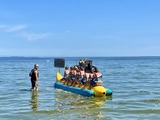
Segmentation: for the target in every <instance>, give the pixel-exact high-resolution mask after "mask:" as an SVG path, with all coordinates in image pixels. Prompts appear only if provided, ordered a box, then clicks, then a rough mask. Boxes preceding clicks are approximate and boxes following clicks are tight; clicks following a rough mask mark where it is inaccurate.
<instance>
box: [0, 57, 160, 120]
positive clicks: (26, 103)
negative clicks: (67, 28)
mask: <svg viewBox="0 0 160 120" xmlns="http://www.w3.org/2000/svg"><path fill="white" fill-rule="evenodd" d="M79 59H80V58H65V60H66V65H68V66H71V65H73V64H76V63H78V60H79ZM91 59H92V60H93V64H94V65H96V66H98V67H99V69H100V71H101V73H102V74H103V85H104V86H105V87H108V88H110V89H112V90H113V95H112V97H107V98H94V97H83V96H81V95H77V94H74V93H70V92H65V91H62V90H57V89H55V88H54V87H53V85H54V82H55V74H56V72H57V71H58V68H54V64H53V60H54V58H23V57H8V58H5V57H1V58H0V119H3V120H11V119H12V120H22V119H23V120H31V119H34V120H44V119H45V120H57V119H58V120H64V119H66V120H82V119H84V120H120V119H123V120H129V119H130V120H132V119H133V120H159V119H160V57H100V58H99V57H98V58H91ZM35 63H38V64H39V65H40V67H39V73H40V78H39V92H30V91H29V89H30V86H31V83H30V79H29V76H28V73H29V71H30V69H31V68H33V65H34V64H35ZM62 72H63V69H61V73H62Z"/></svg>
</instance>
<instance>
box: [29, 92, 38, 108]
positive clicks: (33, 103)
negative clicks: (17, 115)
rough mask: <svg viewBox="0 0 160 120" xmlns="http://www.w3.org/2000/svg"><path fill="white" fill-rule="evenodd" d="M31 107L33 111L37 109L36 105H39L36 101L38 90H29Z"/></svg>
mask: <svg viewBox="0 0 160 120" xmlns="http://www.w3.org/2000/svg"><path fill="white" fill-rule="evenodd" d="M30 103H31V106H32V107H31V109H32V110H33V111H37V110H38V106H39V101H38V91H32V92H31V100H30Z"/></svg>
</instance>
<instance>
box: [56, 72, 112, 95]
mask: <svg viewBox="0 0 160 120" xmlns="http://www.w3.org/2000/svg"><path fill="white" fill-rule="evenodd" d="M62 78H63V76H62V75H61V74H60V73H59V72H57V73H56V82H55V83H54V87H55V88H58V89H62V90H65V91H69V92H73V93H76V94H80V95H83V96H88V97H89V96H95V97H103V96H108V95H112V90H110V89H107V88H105V87H103V86H95V87H92V88H91V89H87V88H80V87H76V86H69V85H65V84H63V83H61V82H60V81H61V79H62Z"/></svg>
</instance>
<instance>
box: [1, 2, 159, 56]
mask: <svg viewBox="0 0 160 120" xmlns="http://www.w3.org/2000/svg"><path fill="white" fill-rule="evenodd" d="M159 6H160V0H0V56H24V57H25V56H26V57H33V56H34V57H54V56H59V57H81V56H86V57H107V56H160V7H159Z"/></svg>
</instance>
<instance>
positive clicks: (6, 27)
mask: <svg viewBox="0 0 160 120" xmlns="http://www.w3.org/2000/svg"><path fill="white" fill-rule="evenodd" d="M26 28H27V26H26V25H15V26H9V25H0V29H1V30H3V31H4V32H16V31H20V30H23V29H26Z"/></svg>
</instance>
